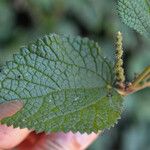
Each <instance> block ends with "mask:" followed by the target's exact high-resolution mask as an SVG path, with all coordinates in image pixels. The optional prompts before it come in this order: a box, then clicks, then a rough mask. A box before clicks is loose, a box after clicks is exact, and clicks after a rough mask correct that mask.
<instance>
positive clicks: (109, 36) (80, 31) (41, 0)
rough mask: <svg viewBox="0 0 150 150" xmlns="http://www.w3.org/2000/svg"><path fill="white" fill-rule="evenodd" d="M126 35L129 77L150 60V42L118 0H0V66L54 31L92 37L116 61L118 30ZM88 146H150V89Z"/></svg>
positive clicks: (101, 149) (134, 149)
mask: <svg viewBox="0 0 150 150" xmlns="http://www.w3.org/2000/svg"><path fill="white" fill-rule="evenodd" d="M117 31H121V32H122V33H123V37H124V67H125V70H126V76H127V80H128V81H131V80H132V79H133V78H134V77H135V75H136V74H137V73H140V72H141V71H142V70H143V68H144V67H145V66H147V65H150V64H149V62H150V61H149V60H150V49H149V48H150V42H149V40H148V39H145V38H143V37H142V36H140V35H139V34H138V33H136V32H135V31H133V30H132V29H130V28H128V27H127V26H126V25H124V24H123V23H122V22H121V20H120V18H119V16H118V14H117V9H116V0H0V66H2V65H3V64H4V63H5V62H6V61H7V60H10V59H11V58H12V54H13V53H15V52H17V51H18V50H19V47H20V46H23V45H26V44H27V43H29V42H31V41H34V40H35V39H37V38H38V37H40V36H42V35H44V34H48V33H59V34H68V35H73V36H76V35H81V36H84V37H85V36H86V37H89V38H91V39H94V40H95V41H97V42H99V44H100V46H101V48H102V50H103V53H105V55H106V56H107V57H108V58H109V59H112V60H114V53H115V35H116V32H117ZM88 150H150V89H144V90H142V91H140V92H137V93H135V94H133V95H130V96H128V97H126V98H125V101H124V113H123V114H122V119H121V120H119V123H118V124H117V125H116V126H115V128H111V129H110V130H107V131H105V132H103V133H102V134H101V136H100V137H99V138H98V139H97V140H96V141H95V142H94V143H93V144H92V145H91V146H90V147H89V148H88Z"/></svg>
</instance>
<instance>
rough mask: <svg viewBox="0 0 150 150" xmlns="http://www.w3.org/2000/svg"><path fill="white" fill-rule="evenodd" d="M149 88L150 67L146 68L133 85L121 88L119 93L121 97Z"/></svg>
mask: <svg viewBox="0 0 150 150" xmlns="http://www.w3.org/2000/svg"><path fill="white" fill-rule="evenodd" d="M147 87H150V66H148V67H146V68H145V69H144V71H143V72H142V73H141V74H140V75H139V76H138V77H137V78H136V79H135V80H134V81H133V82H132V83H129V84H125V85H124V86H122V87H119V88H118V89H117V91H118V92H119V93H120V94H121V95H123V96H127V95H129V94H131V93H135V92H137V91H139V90H142V89H144V88H147Z"/></svg>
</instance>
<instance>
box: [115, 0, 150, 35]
mask: <svg viewBox="0 0 150 150" xmlns="http://www.w3.org/2000/svg"><path fill="white" fill-rule="evenodd" d="M118 11H119V15H120V17H121V19H122V20H123V22H124V23H125V24H127V25H128V26H129V27H131V28H133V29H135V30H136V31H138V32H139V33H141V34H142V35H144V36H146V37H150V2H149V0H118Z"/></svg>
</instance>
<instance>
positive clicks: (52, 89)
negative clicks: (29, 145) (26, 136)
mask: <svg viewBox="0 0 150 150" xmlns="http://www.w3.org/2000/svg"><path fill="white" fill-rule="evenodd" d="M113 80H114V73H113V65H112V62H109V61H108V60H107V59H106V58H104V57H103V56H102V52H101V50H100V48H99V46H98V44H97V43H95V42H93V41H90V40H88V39H87V38H80V37H76V38H71V37H65V36H59V35H56V34H52V35H48V36H45V37H43V38H41V39H39V40H37V42H36V43H34V44H30V45H29V46H28V47H23V48H22V49H21V52H20V54H16V55H14V58H13V61H11V62H8V63H7V64H6V66H4V67H3V70H2V72H1V73H0V91H1V92H0V104H1V103H5V102H8V101H12V100H20V101H22V102H23V103H24V107H23V108H22V109H21V111H19V112H17V113H16V114H15V115H13V116H12V117H8V118H5V119H3V120H2V121H1V122H2V123H3V124H7V125H14V127H20V128H25V127H27V128H29V129H34V130H36V131H37V132H42V131H45V132H51V131H55V132H57V131H64V132H67V131H73V132H77V131H79V132H81V133H82V132H87V133H90V132H98V131H99V130H102V129H105V128H110V127H111V126H112V125H114V124H115V123H116V121H117V119H118V118H120V114H121V111H122V96H120V95H119V94H118V93H117V92H116V90H115V89H114V88H113Z"/></svg>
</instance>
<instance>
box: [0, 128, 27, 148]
mask: <svg viewBox="0 0 150 150" xmlns="http://www.w3.org/2000/svg"><path fill="white" fill-rule="evenodd" d="M29 133H30V131H29V130H28V129H19V128H15V129H14V128H13V127H12V126H11V127H7V126H5V125H0V148H2V149H10V148H13V147H15V146H16V145H18V144H19V143H21V142H22V141H23V140H24V139H25V138H26V137H27V136H28V134H29Z"/></svg>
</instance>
